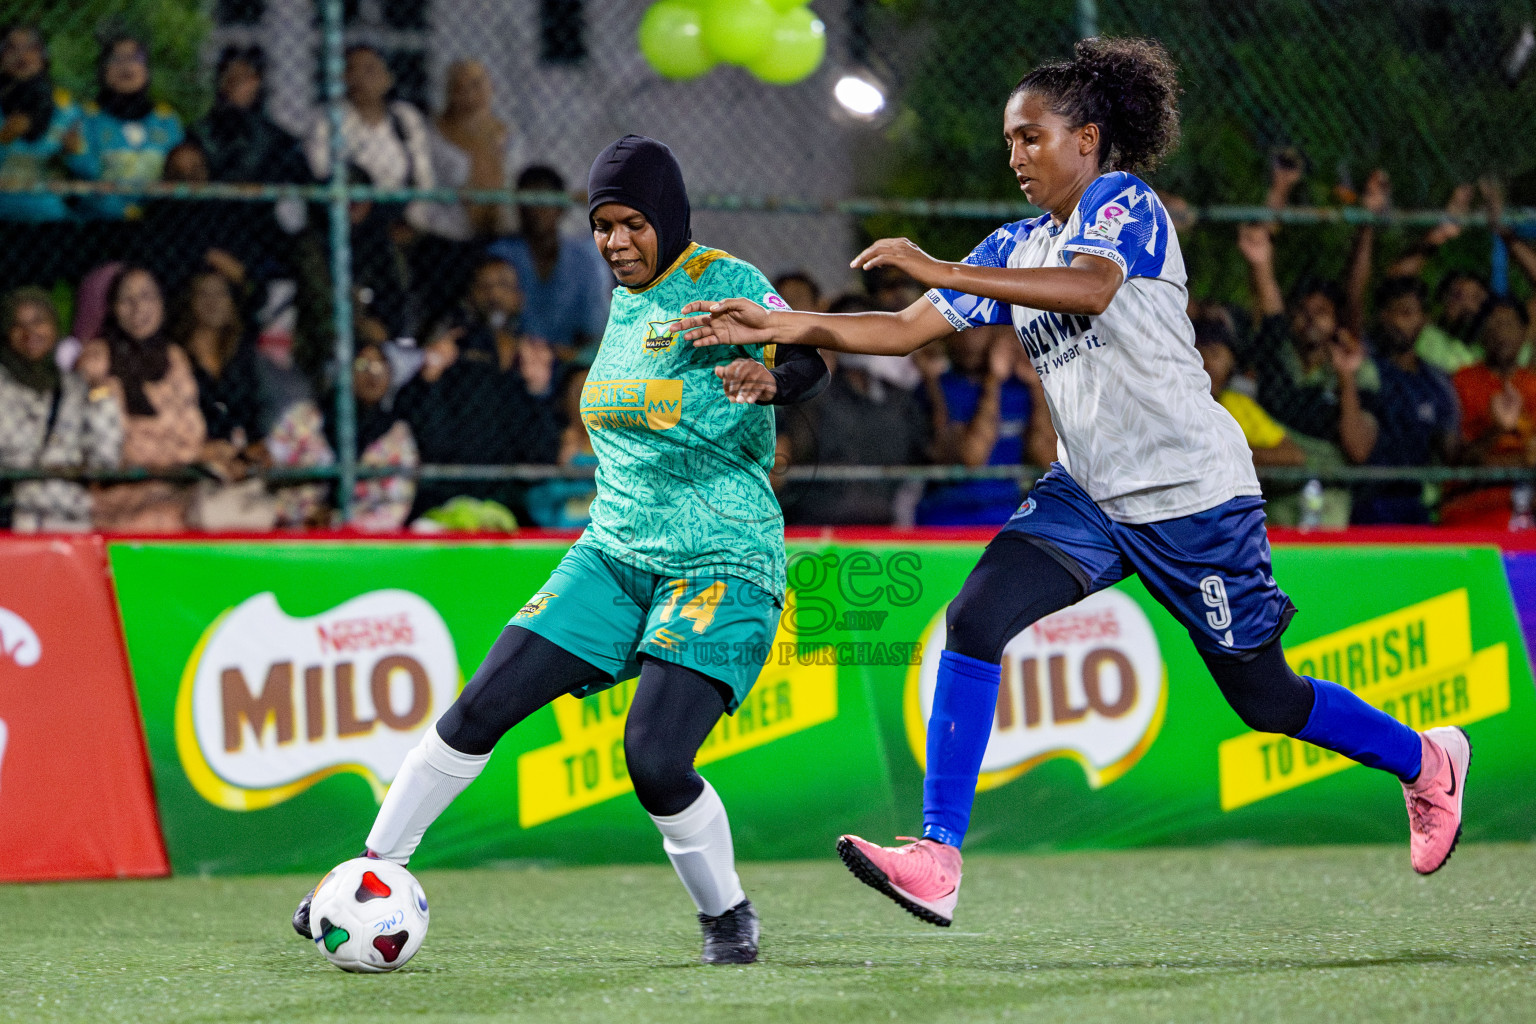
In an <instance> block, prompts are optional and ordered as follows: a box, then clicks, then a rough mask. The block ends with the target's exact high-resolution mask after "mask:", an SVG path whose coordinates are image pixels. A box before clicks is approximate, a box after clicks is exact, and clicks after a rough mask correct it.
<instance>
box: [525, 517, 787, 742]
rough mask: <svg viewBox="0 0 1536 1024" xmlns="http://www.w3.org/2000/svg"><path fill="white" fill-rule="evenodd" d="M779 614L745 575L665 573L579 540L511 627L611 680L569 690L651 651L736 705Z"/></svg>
mask: <svg viewBox="0 0 1536 1024" xmlns="http://www.w3.org/2000/svg"><path fill="white" fill-rule="evenodd" d="M780 611H781V608H780V604H779V601H778V600H777V599H776V598H775V597H774V596H773V595H772V594H770V593H768V592H767V591H766V590H763V589H762V588H761V587H758V586H755V585H753V584H751V583H748V582H747V581H746V580H742V579H737V578H735V577H733V576H712V577H689V578H685V579H678V578H675V577H669V576H661V575H658V574H656V573H653V572H647V571H646V570H644V569H637V568H635V567H634V566H631V565H627V564H625V563H624V562H621V561H619V560H618V559H616V558H613V557H612V556H610V555H608V554H607V553H605V552H603V551H601V550H599V549H598V548H597V547H596V546H595V545H592V544H581V543H578V544H576V545H575V546H574V547H572V548H571V550H570V551H567V552H566V554H565V557H564V558H563V559H561V560H560V564H559V565H558V566H556V567H555V571H554V573H553V574H551V576H550V577H549V582H548V583H546V584H544V586H543V588H542V589H541V590H540V591H539V592H538V593H537V594H534V595H533V597H531V598H530V599H529V600H528V603H527V604H525V605H523V607H522V610H521V611H519V612H518V613H517V614H516V615H514V616H512V621H511V623H509V625H513V626H522V627H523V628H524V629H527V630H530V631H532V632H534V633H537V634H539V636H542V637H543V638H544V639H546V640H548V641H549V642H550V643H552V644H555V645H556V646H558V647H562V648H564V649H565V650H567V651H570V652H571V653H572V654H574V655H576V656H577V657H578V658H581V659H582V660H583V661H586V662H588V663H590V664H592V665H596V666H597V667H598V668H600V669H602V670H603V671H604V672H606V673H607V674H608V675H609V676H611V677H612V681H611V682H607V683H599V684H597V685H594V686H588V687H584V688H582V689H579V690H573V691H572V692H573V693H574V694H575V695H576V696H578V697H584V696H586V695H587V694H589V693H595V692H597V691H598V690H604V689H607V688H608V687H609V686H612V685H613V684H614V683H618V682H621V681H623V680H625V679H633V678H634V677H635V676H636V675H637V674H638V673H639V670H640V667H639V658H640V656H641V655H646V656H648V657H652V658H660V659H661V660H662V661H670V662H673V663H674V664H678V665H683V666H686V667H687V668H691V669H693V670H694V671H696V672H699V673H701V674H702V675H706V676H708V677H709V678H711V679H715V680H718V681H720V682H722V683H724V684H725V685H726V686H728V687H730V690H731V693H732V694H733V697H732V699H731V701H730V706H729V708H728V710H730V711H732V712H734V711H735V710H736V708H737V706H738V705H739V704H740V703H741V702H742V700H744V699H745V698H746V696H747V691H749V690H751V689H752V684H753V683H755V682H757V675H758V673H759V672H760V671H762V667H763V663H764V662H765V661H767V659H768V655H769V653H770V651H771V649H772V644H773V637H774V634H775V633H776V632H777V631H778V628H779V612H780Z"/></svg>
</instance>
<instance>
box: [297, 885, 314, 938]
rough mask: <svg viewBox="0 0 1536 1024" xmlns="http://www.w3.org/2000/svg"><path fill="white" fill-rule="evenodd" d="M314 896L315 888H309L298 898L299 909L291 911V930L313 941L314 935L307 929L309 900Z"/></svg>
mask: <svg viewBox="0 0 1536 1024" xmlns="http://www.w3.org/2000/svg"><path fill="white" fill-rule="evenodd" d="M314 898H315V890H313V889H311V890H309V892H307V893H305V894H304V898H303V899H302V900H299V909H298V910H295V911H294V912H293V930H294V931H296V932H298V933H299V935H300V936H301V937H302V938H305V939H309V940H310V941H314V936H313V935H312V934H310V931H309V901H310V900H312V899H314Z"/></svg>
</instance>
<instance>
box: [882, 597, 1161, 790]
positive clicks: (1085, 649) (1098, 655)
mask: <svg viewBox="0 0 1536 1024" xmlns="http://www.w3.org/2000/svg"><path fill="white" fill-rule="evenodd" d="M944 633H945V630H944V613H943V612H942V611H941V612H940V613H939V614H938V616H936V618H935V620H934V622H933V624H932V625H930V626H929V628H928V632H927V634H926V635H925V636H924V638H923V645H922V646H923V651H924V654H923V660H922V662H921V664H919V665H914V666H913V668H912V670H911V672H910V673H909V674H908V678H907V691H906V721H907V738H908V740H909V742H910V743H911V745H912V752H913V755H914V756H915V757H916V758H917V761H918V763H919V764H922V763H923V760H924V756H925V753H926V735H927V723H928V716H929V714H930V713H931V711H932V708H933V693H934V688H935V686H936V684H937V682H938V667H939V655H940V652H942V650H943V649H944ZM1002 668H1003V672H1002V682H1001V685H1000V686H999V688H998V694H997V711H996V714H995V717H994V718H993V721H992V734H991V737H990V738H989V739H988V741H987V752H986V755H985V756H984V757H983V759H982V762H981V779H980V783H979V785H978V788H979V789H990V788H993V787H995V786H1001V785H1003V784H1004V783H1006V782H1009V781H1011V780H1013V779H1016V778H1018V777H1019V776H1020V775H1023V774H1024V773H1025V772H1027V771H1029V770H1030V769H1031V768H1034V767H1035V766H1036V765H1039V764H1042V763H1043V762H1045V761H1048V760H1051V759H1053V758H1058V757H1065V758H1070V759H1071V760H1074V761H1076V762H1077V763H1078V764H1080V765H1081V766H1082V768H1083V771H1084V774H1085V775H1086V776H1087V778H1088V784H1089V785H1090V786H1092V787H1093V788H1095V789H1097V788H1098V787H1100V786H1104V785H1107V784H1109V783H1111V782H1113V781H1114V780H1115V779H1118V778H1119V777H1120V776H1122V775H1124V774H1125V773H1126V772H1127V771H1129V770H1130V769H1131V768H1132V767H1133V766H1134V765H1135V764H1136V762H1137V761H1139V760H1140V759H1141V756H1142V755H1143V754H1144V753H1146V751H1147V749H1148V748H1149V747H1150V746H1151V745H1152V741H1153V740H1154V739H1156V738H1157V733H1158V730H1159V729H1160V728H1161V726H1162V720H1163V712H1164V708H1165V701H1166V689H1167V687H1166V681H1165V679H1164V672H1163V659H1162V653H1161V652H1160V651H1159V649H1158V646H1157V638H1156V636H1155V635H1154V634H1153V632H1152V623H1151V622H1150V621H1149V620H1148V619H1147V616H1146V613H1145V612H1143V611H1142V610H1141V608H1140V607H1139V606H1138V605H1137V604H1136V602H1135V601H1133V600H1132V599H1131V598H1129V597H1127V596H1126V595H1125V594H1122V593H1120V592H1119V591H1118V590H1104V591H1100V592H1099V593H1097V594H1093V595H1090V596H1089V597H1087V598H1085V599H1084V600H1083V601H1080V602H1079V603H1078V604H1076V605H1074V606H1073V607H1071V608H1068V609H1066V610H1065V611H1060V612H1057V613H1056V614H1055V615H1050V616H1047V617H1046V618H1044V619H1041V620H1040V621H1039V622H1037V623H1035V624H1034V625H1032V626H1030V627H1028V628H1027V629H1025V630H1024V631H1023V632H1022V633H1020V634H1018V635H1017V636H1015V637H1014V638H1013V639H1012V640H1010V641H1009V642H1008V646H1007V647H1006V648H1005V649H1004V651H1003V665H1002Z"/></svg>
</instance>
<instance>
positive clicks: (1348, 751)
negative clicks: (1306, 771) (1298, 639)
mask: <svg viewBox="0 0 1536 1024" xmlns="http://www.w3.org/2000/svg"><path fill="white" fill-rule="evenodd" d="M1302 678H1303V679H1305V680H1307V682H1309V683H1311V684H1312V693H1313V694H1314V697H1315V699H1314V700H1313V703H1312V714H1311V716H1310V717H1309V718H1308V719H1307V724H1306V726H1305V727H1304V728H1303V729H1302V730H1301V732H1298V733H1297V734H1296V738H1297V739H1299V740H1306V741H1307V742H1308V743H1313V744H1316V745H1317V746H1319V747H1325V748H1327V749H1328V750H1332V751H1336V752H1337V753H1340V754H1343V755H1344V756H1345V757H1348V758H1350V759H1352V760H1355V761H1359V762H1360V763H1361V764H1363V765H1369V766H1370V767H1372V768H1380V769H1381V770H1382V771H1387V772H1391V773H1392V774H1393V775H1396V776H1397V777H1398V778H1399V779H1402V780H1403V781H1404V782H1412V781H1413V780H1414V779H1416V778H1418V775H1419V758H1420V755H1421V754H1422V753H1423V744H1422V743H1421V742H1420V740H1419V734H1418V733H1416V732H1414V731H1413V730H1412V729H1410V728H1408V727H1407V726H1406V725H1404V724H1403V723H1402V722H1399V721H1398V720H1397V719H1395V718H1393V717H1392V716H1391V715H1389V714H1387V713H1386V712H1385V711H1379V710H1377V709H1376V708H1373V707H1371V706H1370V705H1369V704H1367V703H1366V702H1365V701H1363V700H1361V699H1360V698H1359V697H1356V696H1355V695H1354V694H1353V693H1351V692H1350V691H1349V690H1347V689H1345V688H1344V687H1342V686H1340V685H1339V684H1338V683H1330V682H1328V681H1327V680H1325V679H1313V678H1312V677H1311V676H1302Z"/></svg>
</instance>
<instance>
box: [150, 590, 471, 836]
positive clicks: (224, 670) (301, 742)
mask: <svg viewBox="0 0 1536 1024" xmlns="http://www.w3.org/2000/svg"><path fill="white" fill-rule="evenodd" d="M458 688H459V666H458V659H457V656H456V655H455V652H454V647H453V640H452V638H451V637H450V636H449V633H448V627H447V626H446V625H445V624H444V622H443V620H442V617H441V616H440V615H438V613H437V610H436V609H434V608H433V607H432V606H431V605H430V604H428V603H427V602H426V601H425V600H423V599H422V598H420V597H419V596H417V595H415V594H412V593H409V592H408V591H404V590H378V591H374V592H372V593H369V594H364V595H362V596H361V597H357V598H354V599H352V600H350V601H347V602H345V603H344V604H341V605H339V606H337V607H335V608H333V609H331V610H330V611H328V612H323V613H321V614H319V615H314V616H310V617H307V618H297V617H294V616H290V615H288V614H287V613H286V612H284V611H283V609H282V608H281V607H280V606H279V605H278V602H277V597H276V595H274V594H271V593H265V594H257V595H256V596H254V597H252V598H249V599H248V600H246V601H243V602H242V603H241V604H239V605H238V606H236V607H234V608H232V609H230V610H229V611H227V612H225V613H224V614H223V615H221V616H220V617H219V618H218V620H216V621H215V622H214V623H213V624H212V625H210V626H209V627H208V629H207V630H206V631H205V632H204V634H203V637H202V639H201V640H200V641H199V643H198V645H197V648H196V649H195V650H194V651H193V653H192V657H191V658H190V659H189V660H188V662H187V667H186V669H185V671H184V672H183V673H182V681H181V689H180V692H179V693H178V694H177V699H176V749H177V753H178V754H179V755H180V758H181V762H182V766H183V768H184V769H185V770H186V773H187V778H188V779H189V780H190V781H191V783H192V785H193V788H195V789H196V790H197V792H198V793H199V794H200V795H201V796H202V797H203V798H204V799H206V800H208V801H209V802H210V803H213V804H217V805H218V806H220V807H224V808H227V809H229V810H240V811H245V810H256V809H259V808H262V807H270V806H272V805H273V804H277V803H281V802H282V801H284V800H287V799H289V798H290V797H293V796H296V795H297V794H299V793H301V792H303V791H304V790H305V789H308V788H309V787H310V786H312V785H314V784H315V783H316V782H319V781H320V780H321V779H324V778H327V777H329V776H331V775H334V774H337V773H339V772H352V773H355V774H357V775H361V776H362V777H363V778H364V779H366V780H367V781H368V782H369V784H370V785H371V786H372V787H373V789H374V793H375V795H376V796H377V797H379V798H381V799H382V797H383V793H384V790H385V788H386V787H387V786H388V784H389V782H390V780H392V779H393V778H394V776H395V772H396V771H397V770H398V769H399V767H400V763H401V762H402V761H403V760H404V759H405V755H406V753H408V752H409V751H410V749H411V748H412V747H413V746H414V745H415V744H416V741H417V740H418V739H419V738H420V736H421V731H422V730H423V729H424V728H426V727H427V726H428V725H429V724H430V723H431V722H433V721H435V720H436V718H437V716H438V715H439V714H441V713H442V712H443V711H444V710H445V709H446V708H447V707H448V705H449V704H450V703H452V701H453V699H454V697H455V696H456V695H457V693H458Z"/></svg>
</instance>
